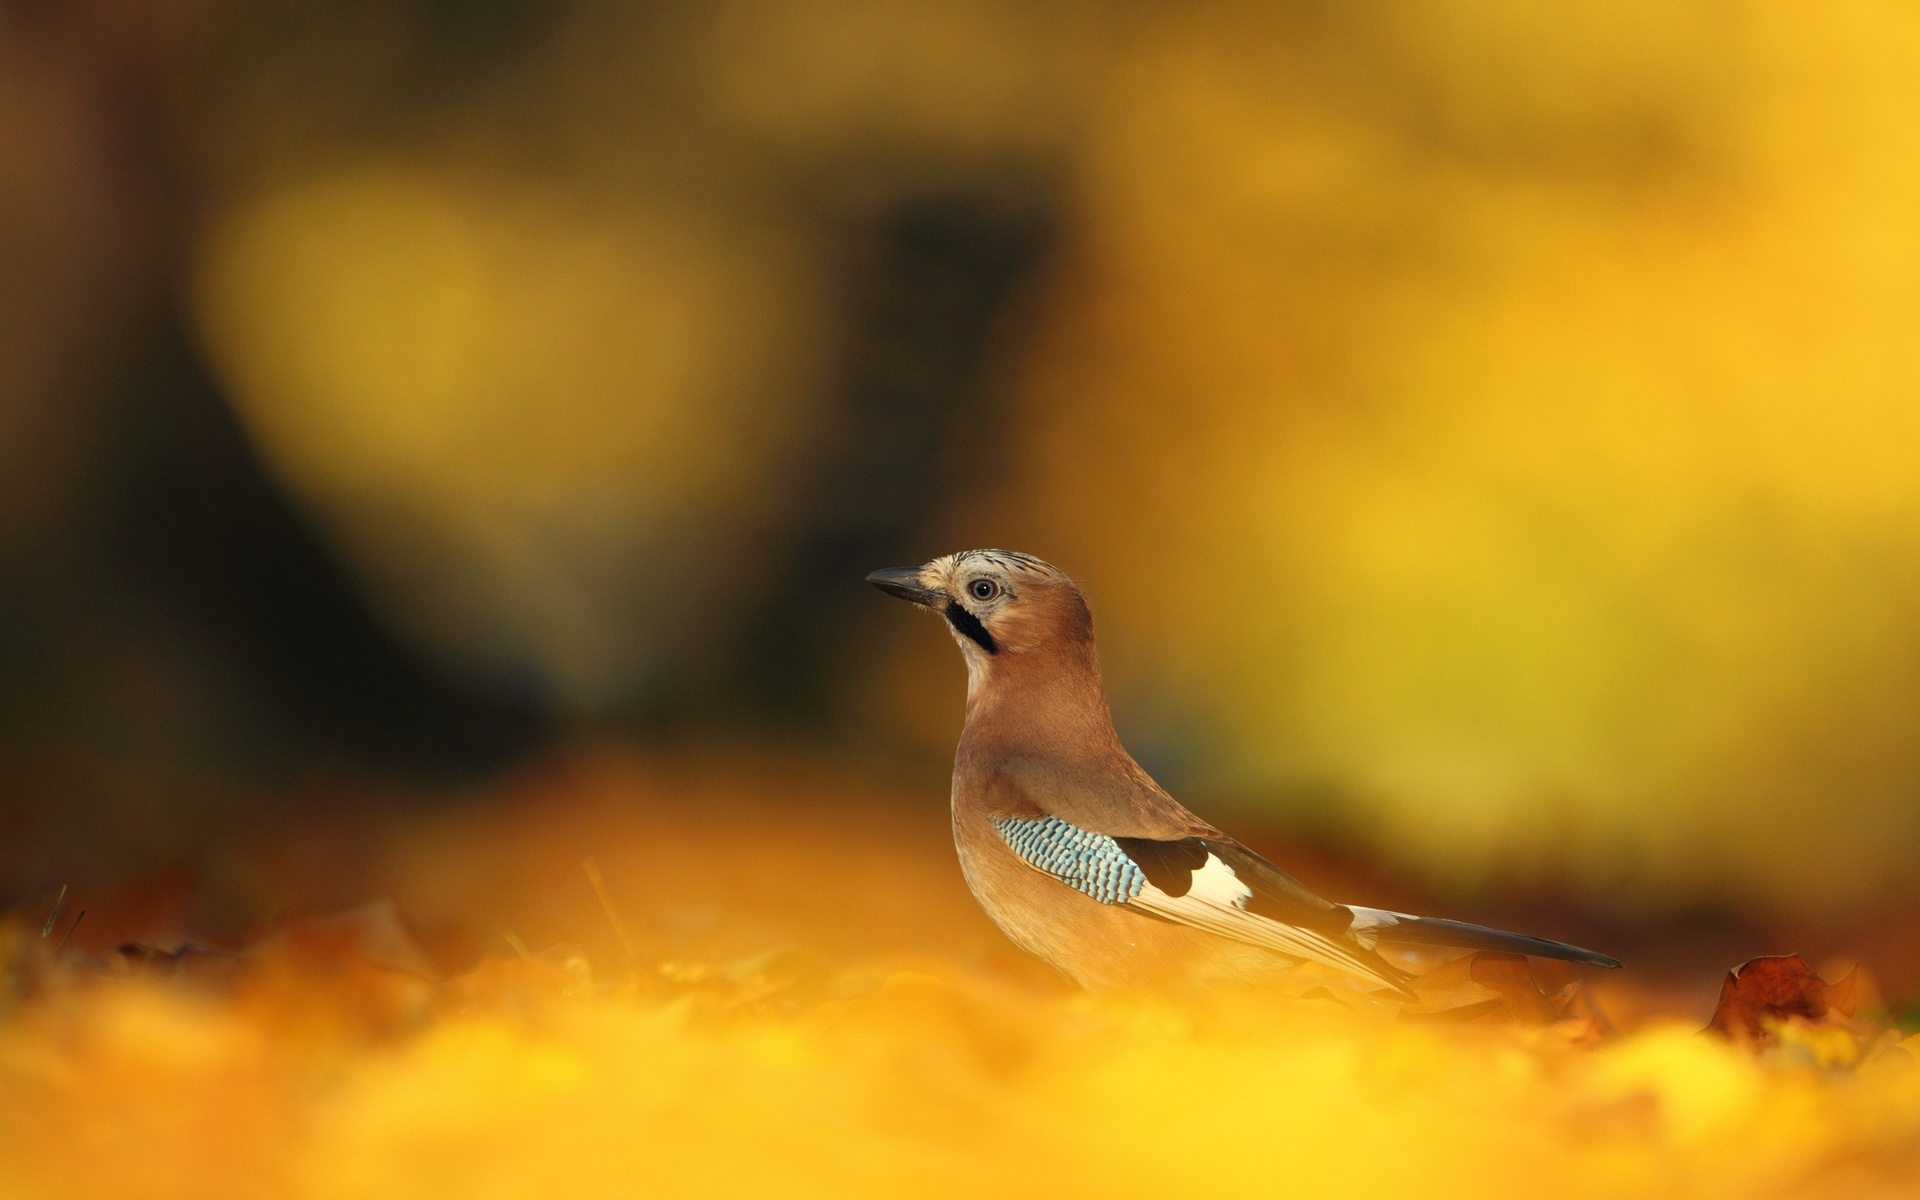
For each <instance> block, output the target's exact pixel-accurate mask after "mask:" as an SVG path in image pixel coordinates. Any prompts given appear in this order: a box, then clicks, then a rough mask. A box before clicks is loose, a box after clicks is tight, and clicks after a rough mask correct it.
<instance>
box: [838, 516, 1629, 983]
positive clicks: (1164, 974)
mask: <svg viewBox="0 0 1920 1200" xmlns="http://www.w3.org/2000/svg"><path fill="white" fill-rule="evenodd" d="M866 578H867V582H868V583H871V584H873V585H874V586H875V587H877V588H879V589H880V590H881V591H883V592H886V593H887V594H889V595H891V596H895V597H897V598H899V599H902V600H906V601H909V602H911V603H913V604H915V605H918V606H920V607H922V608H924V609H928V610H930V611H932V612H934V613H937V614H939V615H940V616H941V617H942V618H944V619H945V621H946V624H947V627H948V629H949V631H950V632H951V633H952V635H953V639H954V641H956V642H957V643H959V646H960V651H961V654H962V656H963V657H964V658H965V660H966V666H967V701H966V720H965V724H964V726H963V728H962V730H961V734H960V743H959V747H958V749H957V750H956V752H955V754H954V765H953V790H952V805H951V807H952V817H953V837H954V844H955V847H956V849H957V850H958V852H959V858H960V867H961V871H962V873H963V874H964V876H965V878H966V882H967V886H968V887H969V889H970V890H971V891H972V892H973V895H974V897H975V899H977V900H978V901H979V903H980V906H981V907H982V908H983V909H985V910H986V913H987V915H988V916H989V917H991V918H992V920H993V922H994V924H996V925H998V926H999V927H1000V929H1001V931H1002V932H1004V933H1005V934H1006V935H1007V937H1008V938H1009V939H1011V940H1012V941H1013V942H1014V943H1015V944H1016V945H1018V946H1019V947H1020V948H1021V949H1023V950H1025V951H1027V952H1028V953H1030V954H1032V955H1034V956H1036V957H1038V958H1040V959H1042V960H1044V961H1045V962H1047V963H1048V964H1050V965H1051V966H1052V967H1053V968H1054V969H1055V970H1056V971H1058V972H1059V973H1060V974H1062V975H1064V976H1066V977H1067V978H1068V979H1070V980H1072V981H1074V982H1075V983H1077V984H1079V985H1080V986H1081V987H1083V988H1086V989H1088V990H1090V991H1117V990H1150V991H1159V992H1174V993H1182V992H1193V991H1196V990H1207V989H1210V988H1213V987H1215V986H1218V985H1221V984H1230V983H1248V982H1256V981H1259V980H1262V979H1271V978H1273V977H1274V976H1277V975H1279V974H1281V973H1283V972H1290V971H1295V970H1297V969H1298V967H1299V966H1300V964H1302V963H1317V964H1320V965H1321V966H1322V967H1325V968H1328V969H1331V970H1332V971H1335V972H1338V973H1339V974H1340V975H1343V976H1345V977H1347V978H1349V979H1351V980H1352V981H1354V983H1355V984H1356V986H1357V987H1359V988H1361V989H1363V990H1367V991H1372V992H1374V993H1376V994H1378V993H1381V992H1385V993H1390V994H1392V995H1393V996H1396V997H1398V998H1400V999H1403V1000H1412V999H1414V998H1416V993H1415V992H1414V991H1413V990H1412V989H1411V988H1410V987H1409V986H1408V984H1409V981H1410V980H1411V979H1412V978H1414V977H1413V975H1412V974H1411V973H1409V972H1408V971H1406V970H1403V969H1402V968H1400V967H1399V966H1396V965H1395V964H1394V963H1392V962H1389V961H1388V960H1387V959H1386V958H1385V957H1383V956H1382V954H1381V953H1380V949H1379V947H1380V945H1381V944H1382V943H1393V944H1399V945H1411V946H1426V947H1447V948H1454V949H1459V950H1469V951H1471V950H1488V951H1495V952H1501V953H1509V954H1519V955H1528V956H1532V957H1536V958H1549V959H1560V960H1563V961H1567V962H1574V963H1586V964H1590V965H1593V966H1599V967H1619V966H1620V963H1619V961H1618V960H1616V959H1613V958H1610V957H1608V956H1607V955H1604V954H1598V953H1595V952H1594V951H1591V950H1583V949H1581V948H1579V947H1578V946H1570V945H1567V944H1565V943H1562V942H1555V941H1548V940H1546V939H1544V938H1536V937H1529V936H1527V935H1525V934H1518V933H1507V932H1503V931H1501V930H1498V929H1489V928H1486V927H1483V926H1479V925H1471V924H1468V923H1466V922H1463V921H1453V920H1445V919H1439V918H1432V917H1419V916H1413V915H1411V914H1408V913H1401V912H1393V911H1390V910H1387V909H1380V908H1369V907H1365V906H1362V905H1358V904H1338V903H1335V902H1333V901H1331V900H1327V899H1325V898H1323V897H1322V896H1320V895H1318V894H1317V893H1315V892H1314V891H1312V890H1311V889H1309V888H1308V887H1306V886H1305V885H1304V884H1302V883H1301V882H1300V881H1299V880H1297V879H1295V878H1294V877H1293V876H1291V875H1289V874H1288V873H1287V872H1286V871H1284V870H1282V869H1281V868H1280V867H1278V866H1276V865H1275V864H1273V863H1272V862H1269V861H1268V860H1267V859H1265V858H1263V857H1261V856H1260V855H1259V854H1257V853H1255V852H1254V851H1252V850H1250V849H1248V848H1247V847H1246V846H1245V845H1243V844H1241V843H1240V842H1238V841H1236V840H1235V839H1234V838H1232V837H1231V836H1229V835H1228V834H1226V833H1224V832H1223V831H1221V830H1220V829H1218V828H1216V827H1215V826H1213V825H1212V824H1209V823H1208V822H1207V821H1204V820H1202V819H1201V818H1200V817H1199V816H1197V815H1195V814H1194V813H1192V812H1191V811H1189V810H1188V809H1187V808H1186V807H1185V806H1183V805H1182V804H1181V803H1180V802H1179V801H1177V800H1175V799H1174V798H1173V797H1172V796H1170V795H1169V794H1168V793H1167V792H1166V790H1165V789H1163V788H1162V787H1161V786H1160V785H1159V784H1157V783H1155V782H1154V780H1153V778H1152V777H1151V776H1150V775H1148V774H1147V772H1146V771H1145V770H1144V769H1143V768H1142V767H1141V766H1140V764H1139V763H1137V762H1135V761H1134V758H1133V756H1132V755H1131V754H1129V753H1127V750H1126V748H1125V747H1123V746H1122V745H1121V744H1120V738H1119V735H1118V734H1117V733H1116V732H1115V731H1114V726H1113V717H1112V714H1111V712H1110V710H1109V709H1108V707H1107V699H1106V693H1105V688H1104V686H1103V684H1102V682H1101V676H1100V658H1099V653H1098V651H1097V649H1096V648H1095V644H1094V633H1093V612H1092V609H1091V608H1090V607H1089V606H1088V604H1087V601H1086V597H1085V595H1084V594H1083V592H1082V590H1081V587H1080V585H1079V584H1078V583H1077V582H1076V581H1075V580H1074V579H1073V578H1072V577H1070V576H1069V575H1067V574H1066V573H1065V572H1064V571H1061V570H1059V569H1058V568H1056V567H1054V566H1052V565H1051V564H1049V563H1046V562H1043V561H1041V560H1040V559H1038V558H1035V557H1033V556H1032V555H1028V554H1021V553H1017V552H1014V551H1009V550H967V551H963V552H960V553H957V554H949V555H946V556H944V557H941V558H936V559H933V560H932V561H931V562H928V563H926V564H924V565H922V566H918V567H892V568H886V569H883V570H878V571H874V572H873V573H871V574H869V575H868V576H867V577H866Z"/></svg>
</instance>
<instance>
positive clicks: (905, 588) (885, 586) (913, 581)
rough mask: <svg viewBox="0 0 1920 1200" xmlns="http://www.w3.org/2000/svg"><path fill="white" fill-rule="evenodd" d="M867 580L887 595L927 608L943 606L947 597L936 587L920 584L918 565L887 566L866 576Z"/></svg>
mask: <svg viewBox="0 0 1920 1200" xmlns="http://www.w3.org/2000/svg"><path fill="white" fill-rule="evenodd" d="M867 582H868V583H870V584H872V585H873V586H875V587H877V588H879V589H880V590H881V591H883V592H885V593H886V594H887V595H889V596H898V597H900V599H902V600H911V601H913V602H914V603H915V604H922V605H925V606H926V607H928V608H942V607H945V605H946V603H947V599H948V597H947V594H946V593H945V592H943V591H940V590H938V589H937V588H930V587H921V586H920V568H919V567H887V568H886V569H884V570H880V571H875V572H874V573H873V574H871V575H869V576H867Z"/></svg>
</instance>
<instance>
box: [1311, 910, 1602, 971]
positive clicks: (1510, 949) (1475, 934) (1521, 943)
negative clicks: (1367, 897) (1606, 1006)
mask: <svg viewBox="0 0 1920 1200" xmlns="http://www.w3.org/2000/svg"><path fill="white" fill-rule="evenodd" d="M1348 907H1349V908H1350V909H1351V910H1352V912H1353V928H1352V930H1351V932H1352V934H1353V938H1354V940H1355V941H1357V942H1359V943H1360V944H1361V945H1363V946H1369V947H1371V946H1374V945H1376V944H1378V943H1380V942H1403V943H1410V944H1412V945H1417V946H1451V947H1453V948H1455V949H1459V950H1494V951H1498V952H1500V953H1503V954H1528V955H1532V956H1533V957H1534V958H1557V959H1561V960H1563V961H1565V962H1577V963H1586V964H1588V965H1589V966H1595V967H1618V966H1619V965H1620V960H1619V959H1617V958H1609V957H1607V956H1606V955H1604V954H1600V953H1597V952H1595V951H1592V950H1582V949H1581V948H1580V947H1578V946H1569V945H1567V944H1566V943H1565V942H1552V941H1548V940H1547V939H1546V938H1537V937H1528V936H1527V935H1526V934H1524V933H1507V932H1505V931H1504V930H1500V929H1488V928H1487V927H1486V926H1484V925H1469V924H1467V923H1466V922H1465V921H1448V920H1444V919H1442V918H1438V917H1415V916H1409V915H1408V914H1406V913H1397V912H1388V911H1387V910H1385V909H1381V908H1362V907H1360V906H1359V905H1357V904H1354V905H1349V906H1348Z"/></svg>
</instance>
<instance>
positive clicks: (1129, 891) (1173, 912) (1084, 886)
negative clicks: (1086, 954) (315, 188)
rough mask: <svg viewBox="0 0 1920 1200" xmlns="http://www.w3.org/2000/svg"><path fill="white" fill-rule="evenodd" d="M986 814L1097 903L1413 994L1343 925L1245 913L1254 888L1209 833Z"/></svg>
mask: <svg viewBox="0 0 1920 1200" xmlns="http://www.w3.org/2000/svg"><path fill="white" fill-rule="evenodd" d="M991 820H992V822H993V826H994V828H995V829H996V830H998V831H999V833H1000V836H1001V838H1002V839H1004V840H1005V841H1006V843H1007V846H1008V847H1009V848H1010V849H1012V851H1013V852H1014V853H1015V854H1016V855H1018V856H1019V857H1020V859H1021V861H1023V862H1025V863H1026V864H1027V865H1028V866H1030V867H1033V868H1034V869H1035V870H1037V871H1042V872H1044V873H1046V874H1048V875H1051V876H1053V877H1054V878H1055V879H1058V880H1059V881H1060V882H1061V883H1064V884H1066V885H1067V886H1068V887H1070V888H1072V889H1074V890H1075V891H1077V892H1080V893H1081V894H1082V895H1085V896H1089V897H1091V898H1093V899H1094V900H1097V901H1099V902H1100V903H1102V904H1123V905H1126V906H1127V907H1129V908H1133V909H1137V910H1139V911H1141V912H1145V913H1150V914H1152V915H1153V916H1156V917H1160V918H1162V919H1164V920H1168V921H1172V922H1174V923H1176V924H1180V925H1187V926H1191V927H1192V928H1195V929H1202V930H1205V931H1206V932H1208V933H1212V934H1215V935H1217V936H1220V937H1224V938H1230V939H1232V940H1233V941H1236V942H1245V943H1247V944H1248V945H1252V946H1260V947H1262V948H1264V949H1267V950H1272V951H1275V952H1276V953H1279V954H1284V955H1287V956H1289V957H1292V958H1299V959H1307V960H1309V961H1312V962H1317V963H1322V964H1324V965H1326V966H1329V967H1332V968H1334V969H1335V970H1338V971H1343V972H1346V973H1347V974H1349V975H1353V976H1355V977H1357V978H1359V979H1363V980H1365V981H1367V982H1368V983H1372V984H1376V985H1378V986H1380V987H1386V988H1392V989H1393V990H1394V991H1396V992H1400V993H1402V994H1405V995H1410V994H1411V993H1409V992H1407V989H1406V985H1405V983H1404V980H1405V979H1406V975H1405V974H1404V973H1403V972H1401V971H1399V970H1396V969H1395V968H1394V967H1393V966H1391V965H1390V964H1389V963H1387V962H1386V961H1385V960H1384V959H1382V958H1381V957H1380V956H1379V955H1378V954H1376V953H1374V951H1373V950H1372V949H1371V948H1370V947H1367V946H1362V945H1360V944H1359V943H1358V942H1356V941H1354V939H1353V938H1351V937H1349V936H1347V935H1346V934H1345V932H1344V931H1340V932H1334V931H1323V930H1322V929H1317V928H1313V927H1312V926H1311V925H1305V924H1295V923H1291V922H1288V921H1284V920H1275V919H1273V918H1271V917H1266V916H1262V915H1260V914H1259V913H1255V912H1249V911H1247V902H1248V901H1249V900H1251V899H1253V897H1254V889H1253V888H1251V887H1249V886H1248V885H1247V883H1246V882H1245V881H1243V880H1242V879H1241V878H1240V876H1239V875H1238V874H1237V873H1236V871H1235V869H1234V867H1233V865H1231V864H1230V863H1229V861H1228V858H1227V857H1223V856H1222V854H1221V853H1220V852H1219V851H1218V850H1217V849H1216V848H1215V847H1214V846H1213V844H1212V840H1211V839H1208V838H1201V837H1188V838H1177V839H1166V840H1158V839H1151V838H1133V837H1114V836H1112V835H1110V834H1105V833H1096V832H1094V831H1092V830H1089V829H1083V828H1081V827H1079V826H1077V825H1074V824H1072V823H1070V822H1068V821H1065V820H1062V819H1061V818H1059V817H1057V816H1053V815H1051V814H1041V815H1035V816H998V817H993V818H991ZM1229 845H1233V844H1232V843H1229ZM1236 848H1237V847H1236ZM1229 853H1231V852H1229ZM1262 861H1264V860H1262ZM1275 869H1276V870H1277V869H1278V868H1275ZM1296 886H1298V885H1296ZM1302 890H1304V889H1302ZM1308 894H1309V895H1311V894H1312V893H1308ZM1316 898H1317V897H1316ZM1323 903H1324V902H1323ZM1329 907H1332V906H1329Z"/></svg>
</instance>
